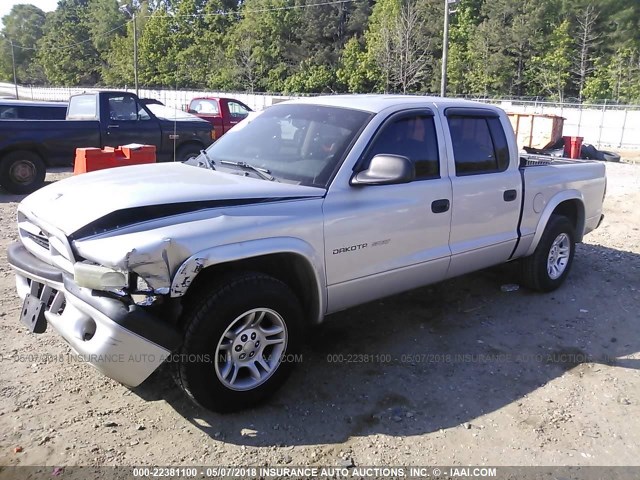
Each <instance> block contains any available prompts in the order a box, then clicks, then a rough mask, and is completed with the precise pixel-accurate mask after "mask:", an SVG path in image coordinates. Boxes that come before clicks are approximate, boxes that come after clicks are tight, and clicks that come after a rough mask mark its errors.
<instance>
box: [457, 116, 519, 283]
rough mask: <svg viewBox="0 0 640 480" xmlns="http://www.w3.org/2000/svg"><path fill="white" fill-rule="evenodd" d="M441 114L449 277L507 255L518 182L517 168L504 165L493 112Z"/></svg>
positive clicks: (506, 151)
mask: <svg viewBox="0 0 640 480" xmlns="http://www.w3.org/2000/svg"><path fill="white" fill-rule="evenodd" d="M445 116H446V120H447V121H446V123H447V125H448V127H449V128H448V130H449V134H450V137H451V147H452V151H451V152H450V155H452V157H453V162H449V167H450V169H451V167H452V166H453V171H452V172H451V184H452V188H453V209H452V217H451V235H450V239H449V246H450V248H451V254H452V257H451V266H450V268H449V274H448V276H450V277H451V276H456V275H460V274H463V273H466V272H470V271H474V270H478V269H480V268H484V267H487V266H490V265H495V264H498V263H502V262H505V261H506V260H508V259H509V257H510V256H511V253H512V251H513V249H514V247H515V244H516V241H517V237H518V232H517V227H518V219H519V216H520V205H521V199H522V181H521V178H520V172H519V170H518V168H517V166H511V165H510V164H509V162H510V156H509V147H508V144H507V139H506V136H505V133H504V129H503V125H502V123H501V120H500V117H499V115H498V114H497V113H496V112H494V111H492V110H489V109H482V108H448V109H447V110H445ZM452 163H453V165H452Z"/></svg>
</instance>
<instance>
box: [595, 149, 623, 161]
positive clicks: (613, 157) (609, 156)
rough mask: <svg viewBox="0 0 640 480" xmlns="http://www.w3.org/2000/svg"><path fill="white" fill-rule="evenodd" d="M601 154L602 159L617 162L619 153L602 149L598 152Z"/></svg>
mask: <svg viewBox="0 0 640 480" xmlns="http://www.w3.org/2000/svg"><path fill="white" fill-rule="evenodd" d="M600 153H601V154H602V159H603V160H604V161H605V162H619V161H620V155H618V154H617V153H615V152H605V151H604V150H603V151H601V152H600Z"/></svg>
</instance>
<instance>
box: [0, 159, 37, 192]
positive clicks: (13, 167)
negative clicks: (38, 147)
mask: <svg viewBox="0 0 640 480" xmlns="http://www.w3.org/2000/svg"><path fill="white" fill-rule="evenodd" d="M46 173H47V169H46V166H45V164H44V162H43V161H42V159H41V158H40V157H39V156H38V155H37V154H36V153H33V152H29V151H26V150H21V151H16V152H10V153H8V154H6V155H5V156H4V157H3V158H2V160H1V161H0V185H2V188H4V189H5V190H7V191H8V192H10V193H15V194H25V193H31V192H34V191H36V190H37V189H38V188H40V187H42V186H43V185H44V178H45V175H46Z"/></svg>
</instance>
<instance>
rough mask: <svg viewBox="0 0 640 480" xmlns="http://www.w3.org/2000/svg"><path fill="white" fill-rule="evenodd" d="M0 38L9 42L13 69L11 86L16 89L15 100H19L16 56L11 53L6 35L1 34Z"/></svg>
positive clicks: (11, 42) (10, 42) (9, 40)
mask: <svg viewBox="0 0 640 480" xmlns="http://www.w3.org/2000/svg"><path fill="white" fill-rule="evenodd" d="M2 36H3V37H4V39H5V40H6V41H7V42H9V45H11V66H12V67H13V85H14V87H15V89H16V100H18V99H19V95H18V79H17V76H16V56H15V54H14V53H13V41H12V40H11V39H10V38H8V37H7V35H6V34H4V33H3V34H2Z"/></svg>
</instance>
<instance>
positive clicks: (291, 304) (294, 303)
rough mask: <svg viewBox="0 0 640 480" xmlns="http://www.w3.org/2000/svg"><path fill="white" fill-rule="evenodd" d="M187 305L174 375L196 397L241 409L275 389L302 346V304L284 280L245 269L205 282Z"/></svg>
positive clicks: (217, 407) (214, 406)
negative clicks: (182, 339)
mask: <svg viewBox="0 0 640 480" xmlns="http://www.w3.org/2000/svg"><path fill="white" fill-rule="evenodd" d="M192 300H193V301H194V303H193V306H192V307H191V308H190V307H189V306H187V307H186V308H185V314H184V318H183V320H184V322H185V325H186V333H185V338H184V343H183V346H182V349H181V351H180V352H179V356H178V358H177V360H178V363H176V364H175V370H174V377H175V379H176V381H177V382H178V384H179V385H180V386H181V387H182V389H183V390H184V391H185V392H186V393H187V395H189V396H190V397H191V398H192V399H193V400H194V401H195V402H196V403H198V404H200V405H201V406H203V407H205V408H208V409H210V410H214V411H217V412H230V411H236V410H241V409H243V408H247V407H249V406H252V405H255V404H257V403H259V402H260V401H262V400H263V399H265V398H266V397H268V396H269V395H271V394H273V393H274V392H275V391H276V390H277V389H278V388H279V387H280V385H281V384H282V383H283V382H284V381H285V379H286V378H287V376H288V374H289V373H290V370H291V368H292V367H293V360H292V359H293V358H295V354H296V353H297V352H298V345H299V339H300V331H299V330H300V325H301V321H302V309H301V307H300V303H299V301H298V299H297V298H296V296H295V295H294V294H293V292H292V291H291V290H290V289H289V287H287V286H286V285H285V284H284V283H282V282H280V281H279V280H276V279H275V278H273V277H270V276H267V275H264V274H261V273H241V274H234V275H232V276H229V277H226V278H224V279H223V280H222V281H221V282H218V283H217V284H216V285H214V286H211V287H210V288H206V287H205V288H201V289H200V291H199V293H197V294H195V295H194V297H192Z"/></svg>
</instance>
